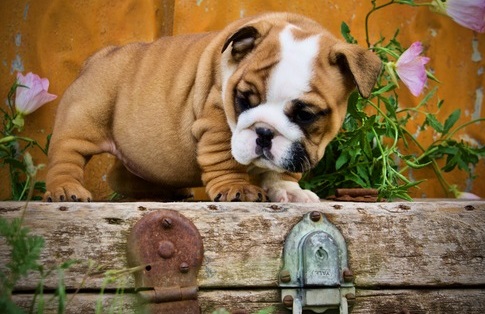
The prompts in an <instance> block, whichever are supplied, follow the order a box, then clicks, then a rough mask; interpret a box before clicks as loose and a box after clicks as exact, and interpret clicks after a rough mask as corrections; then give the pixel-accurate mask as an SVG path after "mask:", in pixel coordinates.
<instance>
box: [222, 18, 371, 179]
mask: <svg viewBox="0 0 485 314" xmlns="http://www.w3.org/2000/svg"><path fill="white" fill-rule="evenodd" d="M380 70H381V61H380V59H379V58H378V57H377V56H375V55H374V54H373V53H372V52H369V51H367V50H365V49H363V48H361V47H359V46H356V45H351V44H347V43H345V42H342V41H339V40H337V39H336V38H335V37H334V36H332V35H331V34H330V33H328V32H327V31H326V30H324V29H323V28H321V26H319V25H318V24H317V23H316V22H314V21H312V20H309V19H307V18H305V17H302V16H299V15H292V14H283V13H276V14H268V15H263V16H261V17H258V18H255V19H253V20H250V21H249V22H248V23H246V24H245V25H244V26H242V27H240V28H238V30H237V31H235V32H233V34H232V35H231V36H230V37H229V38H228V39H227V41H226V42H225V44H224V47H223V49H222V57H221V72H222V85H223V86H222V92H223V101H224V110H225V112H226V116H227V121H228V123H229V126H230V128H231V131H232V139H231V148H232V155H233V156H234V158H235V159H236V160H237V161H238V162H239V163H241V164H244V165H254V166H257V167H260V168H265V169H271V170H275V171H278V172H285V171H289V172H303V171H306V170H309V169H310V168H311V167H313V166H314V165H315V164H316V163H317V162H318V161H319V160H320V159H321V158H322V157H323V154H324V151H325V147H326V146H327V144H328V143H329V142H330V141H331V140H332V139H333V138H334V137H335V135H336V134H337V132H338V130H339V129H340V127H341V125H342V123H343V120H344V117H345V114H346V111H347V99H348V97H349V95H350V93H351V92H352V91H353V90H354V89H355V87H357V88H358V90H359V92H360V94H361V95H362V96H363V97H368V96H369V95H370V93H371V90H372V87H373V86H374V84H375V82H376V79H377V76H378V75H379V73H380Z"/></svg>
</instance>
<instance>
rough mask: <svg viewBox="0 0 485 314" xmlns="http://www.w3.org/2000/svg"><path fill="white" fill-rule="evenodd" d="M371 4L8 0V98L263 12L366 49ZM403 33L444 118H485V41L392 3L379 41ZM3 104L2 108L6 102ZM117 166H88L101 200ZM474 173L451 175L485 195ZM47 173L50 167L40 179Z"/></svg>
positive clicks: (37, 119)
mask: <svg viewBox="0 0 485 314" xmlns="http://www.w3.org/2000/svg"><path fill="white" fill-rule="evenodd" d="M377 2H378V3H379V1H377ZM370 6H371V5H370V0H369V1H361V0H348V1H337V0H333V1H331V0H320V1H297V0H293V1H281V0H267V1H255V0H253V1H251V0H241V1H216V0H192V1H189V0H181V1H163V0H159V1H155V0H152V1H149V0H146V1H138V0H70V1H64V0H43V1H27V0H3V1H2V2H1V3H0V43H1V47H2V49H1V50H0V60H1V63H0V97H1V98H2V99H6V95H7V92H8V90H9V88H10V86H11V85H12V83H13V82H14V80H15V74H16V72H17V71H21V72H23V73H24V74H25V73H27V72H34V73H37V74H39V75H40V76H41V77H47V78H48V79H49V80H50V82H51V86H50V90H49V91H50V92H51V93H54V94H57V95H62V93H63V92H64V90H65V89H66V88H67V86H68V85H69V84H70V83H71V82H72V81H73V80H74V78H75V77H76V75H77V73H78V71H79V69H80V67H81V65H82V63H83V61H84V60H85V59H86V58H87V57H88V56H89V55H91V54H92V53H93V52H95V51H96V50H98V49H100V48H101V47H103V46H106V45H112V44H125V43H128V42H133V41H152V40H154V39H156V38H157V37H159V36H162V35H167V34H171V33H173V34H174V35H177V34H183V33H192V32H203V31H208V30H217V29H220V28H222V27H224V25H226V24H227V23H229V22H230V21H233V20H235V19H237V18H239V17H243V16H248V15H253V14H257V13H261V12H265V11H291V12H297V13H301V14H305V15H307V16H309V17H311V18H313V19H315V20H317V21H319V22H320V23H321V24H322V25H324V26H326V27H327V28H328V29H330V31H332V32H333V33H335V34H336V35H338V36H339V31H340V24H341V22H342V21H345V22H346V23H347V24H348V25H349V26H350V27H351V29H352V32H353V35H354V36H355V37H356V38H357V40H358V41H359V42H360V43H362V44H364V43H365V40H364V39H365V37H364V27H363V25H364V18H365V15H366V13H367V12H368V10H369V8H370ZM396 28H400V29H401V33H400V35H399V39H400V41H401V43H402V44H403V45H404V46H409V45H410V44H411V43H412V42H414V41H417V40H420V41H422V42H423V43H424V45H425V47H426V52H425V54H426V55H427V56H429V57H430V58H431V62H430V63H429V67H430V68H431V69H432V70H433V71H434V73H435V75H436V76H437V77H438V78H439V79H440V81H441V87H440V89H439V92H438V97H439V98H440V99H444V100H445V105H444V107H443V108H442V110H441V119H442V120H444V119H445V118H446V117H447V116H448V115H449V114H450V113H451V112H452V111H453V110H455V109H456V108H461V109H462V120H461V122H465V121H469V120H470V119H471V118H478V117H484V115H485V113H483V112H482V105H483V93H484V85H485V83H484V74H483V72H484V64H485V62H484V60H483V57H484V56H483V55H484V53H485V35H484V34H476V33H474V32H473V31H471V30H468V29H466V28H463V27H461V26H459V25H457V24H456V23H454V22H453V21H452V20H451V19H450V18H448V17H446V16H442V15H437V14H434V13H432V12H430V11H429V10H428V8H425V7H420V8H411V7H408V6H402V5H394V6H391V7H388V8H386V9H384V10H382V11H380V12H378V13H376V14H375V15H374V16H373V17H372V20H371V34H372V40H371V41H372V42H373V41H376V40H377V39H378V38H379V36H381V35H382V36H385V37H387V38H390V37H391V36H392V34H393V33H394V32H395V30H396ZM181 53H183V52H181ZM400 100H401V102H402V103H403V105H406V104H409V105H413V104H415V103H417V102H418V101H419V99H416V98H414V97H413V96H411V95H410V94H409V93H408V92H407V91H406V90H405V88H403V89H402V91H401V98H400ZM58 101H59V100H56V101H54V102H52V103H49V104H47V105H46V106H44V107H43V108H41V109H39V110H38V111H37V112H35V113H34V114H32V115H30V116H28V117H27V119H26V127H25V130H24V132H23V135H26V136H30V137H32V138H34V139H36V140H38V141H39V142H41V143H44V142H45V138H46V136H47V134H49V133H51V132H52V124H53V121H54V116H55V111H56V106H57V104H58ZM1 105H2V106H4V101H2V103H1ZM420 123H421V121H417V124H420ZM481 127H482V128H483V124H482V126H481ZM460 137H461V138H464V139H466V140H468V141H471V142H473V143H476V144H478V145H483V143H484V142H485V133H484V132H483V131H481V129H480V126H479V125H474V126H471V127H469V128H467V129H466V132H464V133H461V134H460ZM419 139H420V140H421V141H422V142H423V143H424V144H426V142H429V141H430V140H432V134H421V135H420V137H419ZM140 149H141V150H142V149H143V147H140ZM32 153H33V156H34V160H35V162H36V163H46V162H47V159H46V157H45V156H43V155H42V154H41V153H39V152H35V151H34V150H33V151H32ZM112 160H113V158H112V157H110V156H108V155H102V156H98V157H95V158H93V159H92V160H91V161H90V163H89V165H88V169H87V172H86V182H87V185H88V188H89V189H90V190H91V191H93V192H94V195H95V198H96V199H106V197H107V196H108V195H109V194H110V190H109V188H108V187H107V184H106V173H107V169H108V168H109V165H110V163H111V162H112ZM475 174H476V175H478V178H477V179H476V180H475V181H473V182H468V181H467V180H466V176H465V175H464V174H462V173H461V172H453V173H450V174H447V175H446V178H447V180H448V181H449V182H450V183H452V184H457V185H458V186H459V188H460V189H461V190H468V191H472V192H473V193H476V194H479V195H481V196H482V197H483V196H485V192H484V191H485V190H484V188H485V182H484V179H483V178H484V177H485V163H484V162H483V161H481V162H480V164H479V165H478V167H476V169H475ZM412 175H413V177H414V178H415V179H422V178H427V179H429V180H428V181H427V182H426V183H423V184H422V185H421V189H420V190H417V191H416V192H415V193H414V196H417V197H422V196H428V197H444V196H446V195H445V193H444V192H443V191H442V189H441V187H440V186H439V184H438V182H437V180H436V179H435V178H434V177H433V175H432V174H431V172H430V171H429V170H421V171H419V172H417V171H415V172H413V173H412ZM44 176H45V170H43V172H41V173H40V175H39V178H40V179H43V178H44ZM8 192H9V186H8V177H7V172H6V171H5V169H0V199H5V198H6V197H8V195H9V194H8Z"/></svg>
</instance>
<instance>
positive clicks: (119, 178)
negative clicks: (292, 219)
mask: <svg viewBox="0 0 485 314" xmlns="http://www.w3.org/2000/svg"><path fill="white" fill-rule="evenodd" d="M380 71H381V61H380V59H379V58H378V57H377V56H376V55H374V54H373V53H372V52H370V51H368V50H366V49H363V48H361V47H359V46H357V45H352V44H348V43H345V42H343V41H341V40H338V39H337V38H335V37H334V36H333V35H332V34H330V33H329V32H328V31H327V30H325V29H324V28H322V27H321V26H320V25H319V24H318V23H316V22H315V21H313V20H311V19H308V18H306V17H304V16H301V15H297V14H290V13H268V14H263V15H260V16H256V17H250V18H245V19H241V20H238V21H236V22H234V23H232V24H230V25H229V26H227V27H226V28H225V29H223V30H222V31H219V32H211V33H204V34H195V35H181V36H175V37H162V38H160V39H158V40H156V41H154V42H152V43H132V44H128V45H125V46H120V47H115V46H111V47H107V48H104V49H102V50H101V51H99V52H97V53H96V54H95V55H93V56H92V57H91V58H90V59H88V61H87V62H86V63H85V65H84V67H83V69H82V71H81V73H80V75H79V77H78V78H77V79H76V80H75V81H74V82H73V83H72V85H71V86H70V87H69V88H68V89H67V90H66V92H65V94H64V96H63V97H62V100H61V102H60V104H59V107H58V110H57V115H56V119H55V125H54V130H53V135H52V140H51V145H50V149H49V165H48V173H47V178H46V184H47V192H46V194H45V200H48V201H90V200H92V195H91V193H90V192H89V191H88V190H87V189H86V188H85V187H84V179H83V176H84V166H85V164H86V162H87V161H88V160H89V158H90V157H91V156H92V155H95V154H100V153H104V152H108V153H111V154H113V155H114V156H116V158H117V160H116V162H115V165H114V166H113V168H112V170H111V171H110V174H109V183H110V186H111V187H112V188H113V190H114V191H117V192H119V193H121V194H124V195H128V196H132V197H135V198H139V197H158V198H160V199H165V200H169V199H177V198H178V197H180V196H183V195H185V194H186V193H187V188H190V187H194V186H201V185H204V186H205V188H206V191H207V194H208V195H209V197H210V198H211V199H212V200H214V201H267V200H270V201H273V202H318V201H319V198H318V196H317V195H316V194H315V193H313V192H311V191H308V190H303V189H301V188H300V186H299V185H298V180H299V179H300V178H301V174H302V172H305V171H307V170H309V169H311V168H312V167H313V166H315V165H316V164H317V162H318V161H319V160H320V159H321V158H322V156H323V154H324V151H325V147H326V146H327V144H328V143H329V142H330V141H331V140H332V139H333V138H334V137H335V135H336V134H337V132H338V131H339V128H340V127H341V125H342V123H343V120H344V117H345V114H346V110H347V98H348V97H349V95H350V93H351V92H352V91H353V90H354V89H355V88H357V89H358V91H359V93H360V94H361V95H362V96H363V97H368V96H369V95H370V93H371V90H372V88H373V86H374V84H375V82H376V79H377V76H378V75H379V73H380Z"/></svg>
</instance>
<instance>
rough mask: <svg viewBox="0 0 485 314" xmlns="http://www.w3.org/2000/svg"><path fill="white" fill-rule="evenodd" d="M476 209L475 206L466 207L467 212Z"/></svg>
mask: <svg viewBox="0 0 485 314" xmlns="http://www.w3.org/2000/svg"><path fill="white" fill-rule="evenodd" d="M474 209H475V206H473V205H466V206H465V210H474Z"/></svg>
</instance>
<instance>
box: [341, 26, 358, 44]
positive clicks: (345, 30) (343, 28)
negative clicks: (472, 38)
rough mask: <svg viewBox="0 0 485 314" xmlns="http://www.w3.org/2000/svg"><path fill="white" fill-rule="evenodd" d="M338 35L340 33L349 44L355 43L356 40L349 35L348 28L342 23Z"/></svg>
mask: <svg viewBox="0 0 485 314" xmlns="http://www.w3.org/2000/svg"><path fill="white" fill-rule="evenodd" d="M340 33H342V37H343V38H344V39H345V41H346V42H348V43H349V44H356V43H357V40H356V39H355V38H354V37H353V36H352V35H351V34H350V27H349V25H347V23H345V22H342V24H340Z"/></svg>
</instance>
